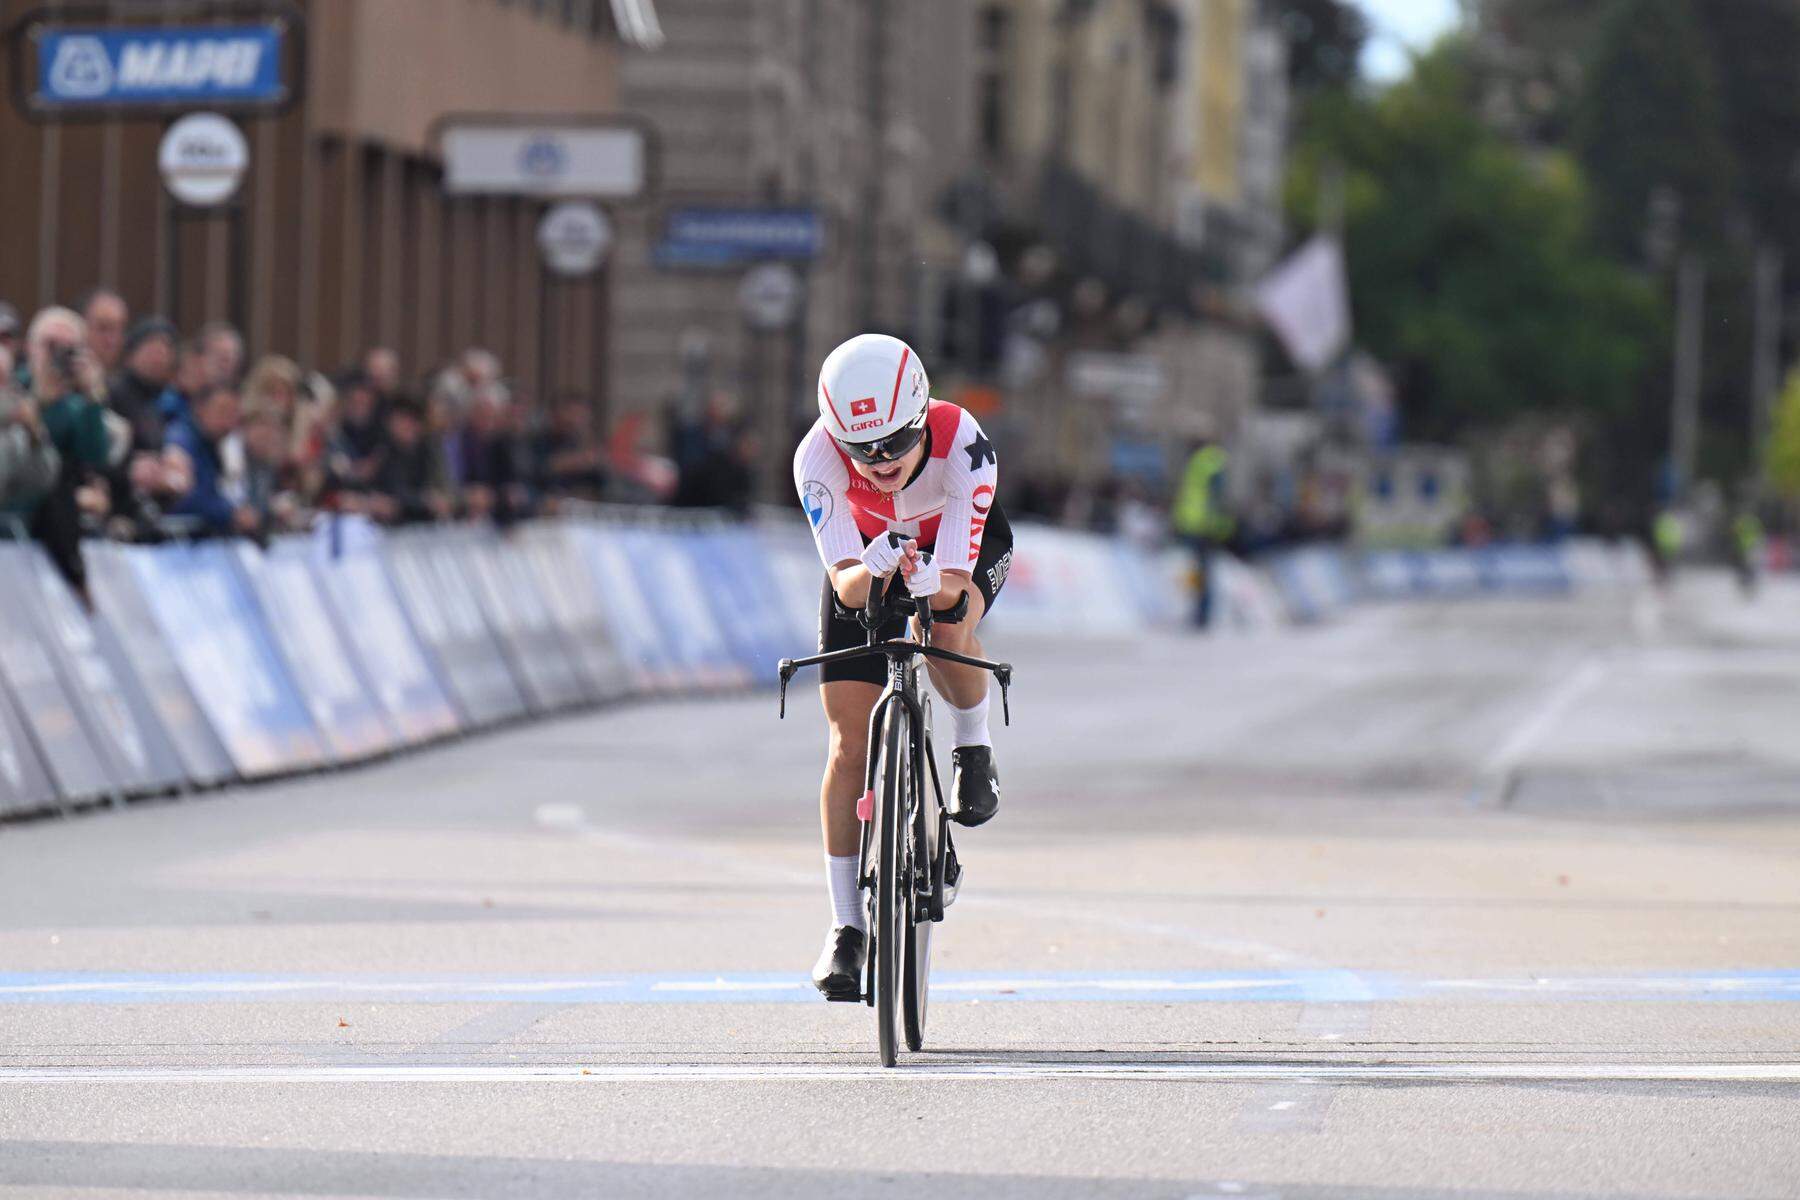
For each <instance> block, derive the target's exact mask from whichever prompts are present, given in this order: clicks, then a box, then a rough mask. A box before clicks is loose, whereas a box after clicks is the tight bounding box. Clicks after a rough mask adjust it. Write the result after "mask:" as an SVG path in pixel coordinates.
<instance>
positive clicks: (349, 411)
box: [330, 371, 385, 492]
mask: <svg viewBox="0 0 1800 1200" xmlns="http://www.w3.org/2000/svg"><path fill="white" fill-rule="evenodd" d="M337 394H338V419H337V429H336V432H335V434H334V435H333V437H332V440H331V452H330V453H331V473H332V475H333V476H335V478H336V482H337V484H338V486H339V487H341V488H343V489H344V490H346V491H350V492H366V491H368V490H369V485H370V484H371V483H373V482H374V480H375V472H376V471H378V470H380V469H381V448H382V444H383V442H384V440H385V434H384V433H383V431H382V428H381V411H380V406H381V399H380V397H379V396H377V395H376V394H375V388H374V386H373V385H371V384H370V382H369V378H368V376H366V375H364V374H363V373H362V372H360V371H352V372H350V373H349V374H347V375H345V376H344V377H343V378H341V379H339V380H338V384H337Z"/></svg>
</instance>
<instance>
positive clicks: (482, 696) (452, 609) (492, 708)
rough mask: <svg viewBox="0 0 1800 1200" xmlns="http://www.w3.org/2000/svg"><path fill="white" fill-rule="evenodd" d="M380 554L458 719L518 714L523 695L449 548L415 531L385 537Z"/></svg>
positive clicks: (482, 721)
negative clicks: (384, 546) (385, 540)
mask: <svg viewBox="0 0 1800 1200" xmlns="http://www.w3.org/2000/svg"><path fill="white" fill-rule="evenodd" d="M386 559H387V565H388V569H389V570H390V571H391V572H392V574H393V580H394V588H395V590H396V591H397V592H398V594H399V596H400V604H401V606H402V607H403V608H404V609H405V610H406V615H407V616H408V617H410V618H411V619H412V625H413V628H414V629H416V630H417V631H418V633H419V639H420V640H421V641H422V642H424V643H425V647H426V650H427V651H428V652H429V653H430V655H431V657H432V659H433V660H434V661H435V662H436V664H437V670H438V678H439V679H441V680H443V681H444V688H445V690H446V691H447V692H449V694H450V698H451V700H452V701H453V702H454V703H455V704H456V707H457V709H458V711H459V712H461V713H462V717H463V723H464V724H465V725H468V726H471V727H473V726H479V725H492V724H493V723H495V722H496V721H510V720H513V719H515V718H518V717H522V716H524V715H525V713H526V711H527V707H526V704H525V695H524V693H523V692H522V691H520V690H519V683H518V681H517V679H516V678H515V677H514V675H513V670H512V667H511V666H510V665H509V664H508V663H507V661H506V654H505V652H504V651H502V650H501V649H500V643H499V641H498V640H497V639H496V638H495V637H494V634H493V631H492V630H490V629H489V628H488V623H487V618H486V617H484V616H482V614H481V602H480V601H479V600H477V599H476V598H475V590H474V587H473V585H471V584H470V582H469V579H468V576H467V575H465V574H464V573H463V571H462V568H461V567H460V566H459V565H458V563H457V562H456V560H455V558H454V556H453V551H452V550H451V548H450V547H449V546H448V545H447V544H446V543H445V542H444V541H443V540H441V539H440V538H438V537H436V536H434V535H432V534H430V533H426V532H423V531H421V532H418V533H410V534H407V535H405V536H403V537H395V538H390V539H389V540H388V545H387V551H386Z"/></svg>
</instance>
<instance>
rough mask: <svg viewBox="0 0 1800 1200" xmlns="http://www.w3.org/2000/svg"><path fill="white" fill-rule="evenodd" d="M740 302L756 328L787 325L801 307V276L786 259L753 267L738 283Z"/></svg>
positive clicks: (784, 326)
mask: <svg viewBox="0 0 1800 1200" xmlns="http://www.w3.org/2000/svg"><path fill="white" fill-rule="evenodd" d="M738 304H739V306H740V307H741V308H742V309H743V311H744V320H746V321H748V322H749V323H750V327H751V328H752V329H759V330H762V331H763V332H764V333H772V332H774V331H775V330H778V329H786V328H787V327H788V326H789V325H790V324H792V323H793V320H794V314H795V313H796V312H797V311H798V310H799V307H800V277H799V276H798V275H796V274H794V268H792V267H790V266H788V265H787V264H785V263H763V264H762V265H761V266H759V267H752V268H751V269H750V271H749V272H748V273H747V274H745V276H744V282H743V283H742V284H740V285H739V286H738Z"/></svg>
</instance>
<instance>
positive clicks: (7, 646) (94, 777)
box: [0, 546, 118, 801]
mask: <svg viewBox="0 0 1800 1200" xmlns="http://www.w3.org/2000/svg"><path fill="white" fill-rule="evenodd" d="M0 550H3V551H6V553H4V554H0V586H4V590H5V593H6V594H7V595H8V596H23V595H29V594H30V593H31V592H33V591H34V590H35V589H34V587H33V584H32V577H31V572H32V570H33V567H32V563H31V559H30V557H29V555H30V554H31V553H35V548H29V549H28V548H27V547H25V546H4V547H0ZM0 674H3V675H5V677H6V682H7V685H8V686H9V688H10V689H11V691H12V697H13V701H14V703H15V705H16V706H17V709H18V713H19V716H20V718H21V719H22V720H23V721H24V722H25V725H26V727H27V728H28V729H29V730H30V732H31V736H32V737H33V738H34V739H35V740H36V742H37V746H38V750H39V751H40V752H41V754H42V755H43V762H44V766H45V767H47V768H48V769H49V772H50V778H51V780H52V782H54V783H55V784H56V792H57V794H58V795H59V796H61V797H62V798H63V799H64V800H66V801H83V800H95V799H99V798H100V797H103V796H110V795H115V794H117V791H118V786H117V781H116V780H115V779H113V777H112V776H111V774H110V773H109V772H108V771H107V769H106V761H107V760H106V758H105V757H103V756H102V754H101V752H100V749H99V747H97V746H96V745H95V744H94V741H93V738H92V736H91V735H90V734H89V732H88V728H87V724H86V722H85V721H84V720H83V719H82V716H81V711H80V709H79V708H78V707H77V706H76V701H75V699H74V698H73V697H72V696H70V694H69V692H68V690H67V688H66V687H65V685H64V683H63V679H62V677H61V676H60V675H59V674H58V673H57V670H56V662H55V660H54V659H52V658H51V656H50V651H49V650H48V649H47V647H46V644H45V639H44V635H43V634H42V633H41V632H40V631H39V630H38V628H37V622H36V621H35V620H34V619H32V618H31V617H30V616H29V614H27V615H26V616H25V619H23V620H4V621H0Z"/></svg>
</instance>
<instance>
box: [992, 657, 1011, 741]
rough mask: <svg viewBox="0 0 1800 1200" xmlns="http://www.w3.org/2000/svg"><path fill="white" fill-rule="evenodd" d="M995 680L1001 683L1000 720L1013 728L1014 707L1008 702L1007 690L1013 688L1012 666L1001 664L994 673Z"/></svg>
mask: <svg viewBox="0 0 1800 1200" xmlns="http://www.w3.org/2000/svg"><path fill="white" fill-rule="evenodd" d="M994 678H995V679H997V680H999V681H1000V719H1001V721H1002V722H1003V723H1004V724H1005V726H1006V727H1007V728H1008V729H1010V728H1012V705H1011V704H1010V703H1008V702H1007V696H1006V689H1008V688H1010V687H1011V686H1012V664H1011V663H1001V664H1000V667H999V669H998V670H996V671H995V672H994Z"/></svg>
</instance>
